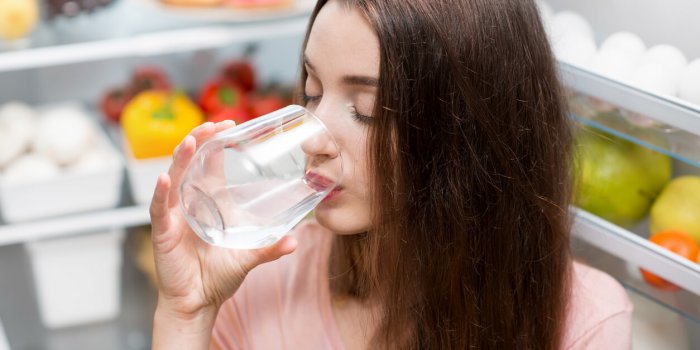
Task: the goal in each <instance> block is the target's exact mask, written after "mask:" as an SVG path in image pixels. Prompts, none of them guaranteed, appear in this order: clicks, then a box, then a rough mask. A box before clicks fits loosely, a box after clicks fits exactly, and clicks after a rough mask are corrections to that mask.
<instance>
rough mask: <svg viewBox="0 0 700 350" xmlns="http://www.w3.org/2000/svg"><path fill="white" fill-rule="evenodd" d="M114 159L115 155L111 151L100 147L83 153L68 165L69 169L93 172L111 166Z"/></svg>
mask: <svg viewBox="0 0 700 350" xmlns="http://www.w3.org/2000/svg"><path fill="white" fill-rule="evenodd" d="M115 161H116V160H115V157H114V155H113V154H112V153H111V152H109V151H107V150H104V149H100V148H93V149H91V150H90V151H88V152H87V153H85V154H83V156H82V157H80V159H78V161H77V162H75V163H74V164H73V165H71V166H70V169H71V170H75V171H80V172H86V173H94V172H98V171H102V170H104V169H105V168H108V167H111V166H113V165H114V163H115Z"/></svg>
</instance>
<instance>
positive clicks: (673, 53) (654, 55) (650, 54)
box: [640, 44, 688, 79]
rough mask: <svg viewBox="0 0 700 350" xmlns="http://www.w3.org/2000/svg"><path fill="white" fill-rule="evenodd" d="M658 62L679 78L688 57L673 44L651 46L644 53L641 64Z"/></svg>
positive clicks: (675, 77)
mask: <svg viewBox="0 0 700 350" xmlns="http://www.w3.org/2000/svg"><path fill="white" fill-rule="evenodd" d="M646 63H658V64H660V65H662V66H664V67H665V68H666V69H668V70H669V71H670V74H671V75H672V76H673V78H674V79H677V78H678V76H679V74H680V73H681V72H682V71H683V69H684V68H685V66H687V65H688V59H687V58H686V57H685V55H684V54H683V52H682V51H681V50H679V49H678V48H676V47H675V46H671V45H665V44H662V45H656V46H653V47H651V48H650V49H649V50H647V52H645V53H644V55H643V56H642V59H641V61H640V64H646Z"/></svg>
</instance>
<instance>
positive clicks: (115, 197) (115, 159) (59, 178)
mask: <svg viewBox="0 0 700 350" xmlns="http://www.w3.org/2000/svg"><path fill="white" fill-rule="evenodd" d="M93 124H94V125H93V129H94V130H95V133H96V136H97V137H96V140H95V144H94V147H95V149H100V151H101V152H102V154H103V156H104V158H105V159H104V161H102V162H100V166H99V167H92V168H65V169H61V170H60V171H59V172H58V173H57V174H55V175H53V176H51V177H50V178H46V179H42V180H27V181H22V182H17V181H8V180H7V179H6V178H3V174H2V173H1V172H0V210H2V212H0V214H1V215H2V218H3V219H4V221H5V222H8V223H14V222H21V221H28V220H34V219H40V218H45V217H52V216H58V215H65V214H72V213H79V212H85V211H92V210H99V209H107V208H113V207H116V206H117V205H118V204H119V201H120V197H121V196H120V195H121V188H122V181H123V177H124V175H123V173H124V171H123V169H124V158H123V157H122V156H121V155H120V153H119V151H118V150H117V149H116V148H115V147H114V146H113V144H112V143H111V142H110V140H109V138H108V136H107V135H106V133H105V132H104V131H103V130H102V129H101V128H100V127H98V126H97V125H96V123H93Z"/></svg>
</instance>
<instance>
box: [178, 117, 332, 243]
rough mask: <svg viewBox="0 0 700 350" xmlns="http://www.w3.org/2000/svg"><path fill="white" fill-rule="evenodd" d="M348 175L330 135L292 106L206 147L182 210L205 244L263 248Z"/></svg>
mask: <svg viewBox="0 0 700 350" xmlns="http://www.w3.org/2000/svg"><path fill="white" fill-rule="evenodd" d="M342 172H343V169H342V161H341V158H340V151H339V148H338V145H337V143H336V142H335V140H334V139H333V136H332V135H331V134H330V132H329V131H328V129H327V128H326V127H325V126H324V125H323V123H322V122H321V120H320V119H319V118H317V117H316V116H314V115H313V114H312V113H310V112H309V111H308V110H306V109H305V108H304V107H301V106H297V105H291V106H287V107H285V108H282V109H280V110H277V111H275V112H272V113H270V114H267V115H264V116H262V117H259V118H256V119H253V120H251V121H248V122H246V123H243V124H240V125H238V126H236V127H233V128H231V129H228V130H224V131H222V132H220V133H218V134H216V135H214V136H212V138H210V139H208V140H207V141H205V142H204V143H203V144H202V145H201V146H199V147H198V148H197V151H196V152H195V154H194V156H193V159H192V161H191V162H190V165H189V167H188V169H187V170H186V174H185V176H184V177H183V180H182V182H181V184H180V194H181V195H180V206H181V209H182V211H183V213H184V216H185V218H186V220H187V222H188V223H189V225H190V227H191V228H192V230H193V231H194V232H195V233H196V234H197V235H198V236H199V237H201V238H202V239H203V240H204V241H206V242H208V243H210V244H213V245H216V246H221V247H228V248H235V249H255V248H261V247H264V246H267V245H270V244H272V243H274V242H276V241H277V240H279V239H280V238H281V237H282V236H284V235H285V234H286V233H287V232H289V231H290V230H291V229H292V228H293V227H294V226H295V225H296V224H297V223H299V221H301V220H302V219H303V218H305V217H306V216H307V215H308V214H309V213H310V212H311V211H312V210H313V209H314V208H315V207H316V206H317V205H318V204H319V203H320V202H321V201H322V200H323V198H324V197H325V196H326V195H328V194H329V193H330V192H331V191H332V190H333V189H334V188H335V187H336V186H338V184H339V183H340V179H341V176H342Z"/></svg>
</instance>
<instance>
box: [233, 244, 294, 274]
mask: <svg viewBox="0 0 700 350" xmlns="http://www.w3.org/2000/svg"><path fill="white" fill-rule="evenodd" d="M297 244H298V242H297V240H296V238H294V237H291V236H284V237H282V238H281V239H280V240H279V241H277V242H275V244H273V245H271V246H269V247H265V248H260V249H257V250H251V251H250V258H249V259H246V260H247V261H241V262H240V263H241V266H242V267H243V270H244V271H245V272H246V273H248V272H250V270H252V269H253V268H255V267H256V266H258V265H260V264H264V263H267V262H270V261H274V260H277V259H279V258H281V257H283V256H285V255H287V254H290V253H292V252H293V251H294V250H295V249H296V248H297Z"/></svg>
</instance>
